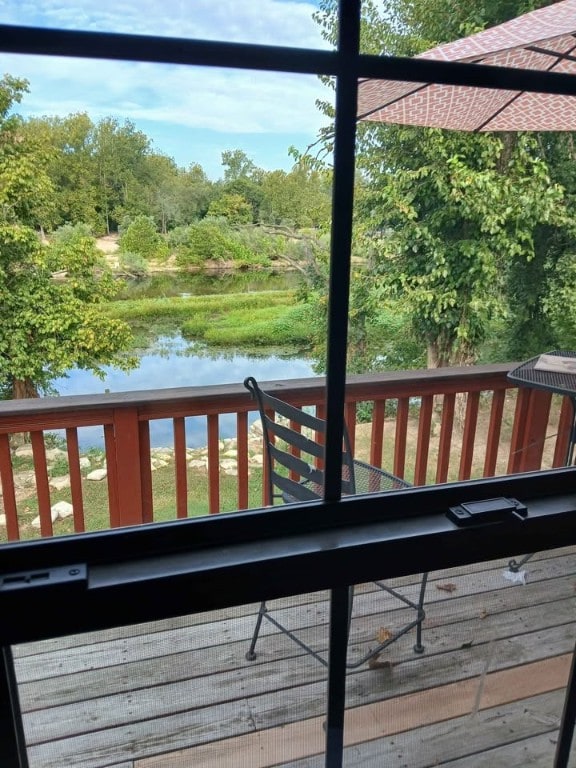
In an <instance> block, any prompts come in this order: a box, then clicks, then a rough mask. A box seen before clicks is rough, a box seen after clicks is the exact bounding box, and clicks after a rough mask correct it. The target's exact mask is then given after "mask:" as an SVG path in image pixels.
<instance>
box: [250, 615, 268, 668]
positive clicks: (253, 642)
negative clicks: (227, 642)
mask: <svg viewBox="0 0 576 768" xmlns="http://www.w3.org/2000/svg"><path fill="white" fill-rule="evenodd" d="M266 611H267V608H266V603H265V602H264V601H262V602H261V603H260V608H259V609H258V617H257V618H256V626H255V627H254V633H253V635H252V640H251V641H250V648H248V650H247V651H246V661H254V659H255V658H256V650H255V649H256V641H257V640H258V635H259V634H260V627H261V626H262V619H263V618H264V614H265V613H266Z"/></svg>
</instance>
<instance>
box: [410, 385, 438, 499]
mask: <svg viewBox="0 0 576 768" xmlns="http://www.w3.org/2000/svg"><path fill="white" fill-rule="evenodd" d="M433 409H434V397H433V396H432V395H425V396H424V397H423V398H422V402H421V405H420V417H419V419H418V443H417V445H416V462H415V465H414V484H415V485H426V475H427V471H428V454H429V452H430V433H431V431H432V411H433Z"/></svg>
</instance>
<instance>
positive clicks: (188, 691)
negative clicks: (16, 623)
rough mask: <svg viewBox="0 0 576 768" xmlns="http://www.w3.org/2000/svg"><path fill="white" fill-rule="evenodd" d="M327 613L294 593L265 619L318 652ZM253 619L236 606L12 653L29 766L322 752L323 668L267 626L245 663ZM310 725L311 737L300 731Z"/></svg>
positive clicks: (241, 760)
mask: <svg viewBox="0 0 576 768" xmlns="http://www.w3.org/2000/svg"><path fill="white" fill-rule="evenodd" d="M326 605H327V603H326V596H325V595H302V596H300V597H294V598H290V599H289V600H284V601H282V602H280V601H273V602H271V604H270V609H271V610H274V611H275V612H274V616H276V617H278V616H282V615H283V614H284V615H285V616H286V621H287V626H288V627H289V628H291V629H292V630H294V631H297V632H299V635H300V636H302V637H303V638H305V639H306V640H307V641H308V642H310V643H313V644H314V645H315V647H317V648H318V649H322V650H323V652H325V651H326V642H327V640H326ZM257 614H258V605H256V604H253V605H244V606H239V607H237V608H234V609H227V610H221V611H212V612H209V613H204V614H198V615H190V616H183V617H179V618H174V619H170V620H166V621H156V622H151V623H148V624H141V625H137V626H132V627H129V626H126V627H118V628H115V629H110V630H106V631H101V632H92V633H86V634H83V635H75V636H68V637H62V638H58V639H54V640H46V641H42V642H35V643H27V644H23V645H19V646H17V647H14V649H13V653H14V657H15V668H16V677H17V680H18V691H19V696H20V702H21V707H22V711H23V719H24V731H25V738H26V745H27V753H28V760H29V765H30V768H50V767H51V768H61V766H63V765H74V766H80V765H91V766H93V768H96V766H109V765H121V766H123V767H124V766H125V765H132V761H134V765H139V766H140V767H141V768H152V766H162V765H167V764H169V765H171V766H172V768H177V766H182V767H183V766H189V765H205V766H209V765H212V764H216V763H218V764H219V765H224V766H229V767H230V768H232V767H233V766H238V765H252V766H257V765H260V766H264V765H275V764H277V763H279V762H280V763H281V762H286V761H288V760H293V759H295V758H298V757H300V756H302V755H303V754H306V751H305V749H308V748H309V745H310V740H311V739H312V741H313V742H314V743H315V745H316V748H318V749H320V750H322V749H323V730H322V714H323V711H324V707H325V702H326V684H325V679H326V673H325V669H324V667H323V666H322V665H321V664H319V663H318V662H317V661H315V660H314V659H312V658H309V657H307V656H305V655H303V654H302V652H301V651H299V649H298V647H297V646H295V645H294V643H293V642H292V641H291V640H290V639H289V638H288V637H287V636H286V635H284V634H282V633H280V632H278V630H277V629H276V628H275V627H274V626H273V625H272V624H271V623H270V622H267V621H265V622H264V625H263V626H262V632H261V636H260V637H259V639H258V644H257V645H256V653H255V655H254V659H253V660H252V661H248V660H247V659H246V654H247V653H248V651H249V649H250V644H251V638H252V635H253V632H254V629H255V625H256V617H257ZM310 717H315V718H316V721H317V728H316V729H315V731H314V733H311V732H308V731H307V730H306V726H304V728H303V727H302V726H301V721H302V720H303V719H304V720H306V718H310ZM284 729H286V730H284ZM308 730H310V729H308ZM304 744H306V748H304V747H303V745H304Z"/></svg>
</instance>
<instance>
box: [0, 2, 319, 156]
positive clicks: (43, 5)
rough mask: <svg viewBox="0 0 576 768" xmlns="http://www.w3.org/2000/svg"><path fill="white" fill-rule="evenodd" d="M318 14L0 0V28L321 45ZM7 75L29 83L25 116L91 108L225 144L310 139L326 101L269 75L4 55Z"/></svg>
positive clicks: (310, 83) (288, 9)
mask: <svg viewBox="0 0 576 768" xmlns="http://www.w3.org/2000/svg"><path fill="white" fill-rule="evenodd" d="M314 8H315V6H314V5H313V4H312V3H309V2H297V1H296V0H286V1H284V0H170V2H166V0H163V2H159V0H124V1H123V2H122V1H121V0H116V1H114V0H100V2H98V3H97V2H96V1H95V0H74V2H69V1H68V0H35V2H29V1H28V2H27V1H26V0H0V23H16V24H28V25H38V26H46V27H67V28H75V29H80V28H83V29H89V30H105V31H114V32H131V33H138V34H159V35H171V36H179V37H189V38H204V39H220V40H228V41H235V42H238V41H242V42H256V43H265V44H276V45H286V46H305V47H315V48H319V47H325V43H324V41H322V39H321V35H320V33H319V29H318V26H317V25H316V24H315V22H314V21H313V20H312V17H311V15H312V11H313V10H314ZM3 72H9V73H10V74H12V75H15V76H19V77H25V78H27V79H28V80H29V82H30V93H29V94H27V95H26V96H25V97H24V100H23V102H22V104H21V105H20V107H19V109H18V111H20V112H21V113H22V114H24V115H25V116H41V115H59V116H65V115H69V114H71V113H74V112H87V113H88V114H89V115H90V117H91V118H92V119H93V120H99V119H101V118H103V117H107V116H115V117H118V118H120V119H124V118H128V119H130V120H132V121H134V122H135V123H136V125H137V126H138V123H139V121H148V124H151V123H153V124H155V125H157V126H158V127H159V129H160V128H162V129H163V130H165V129H168V128H169V126H175V127H178V128H193V129H196V130H201V131H213V132H218V133H219V134H221V135H222V142H223V144H224V145H225V146H226V147H230V146H235V144H236V142H235V139H234V136H235V135H236V136H237V135H238V134H246V135H248V134H254V135H262V134H268V135H274V134H278V135H280V134H283V136H284V139H283V141H284V142H286V138H285V137H286V135H299V136H300V139H299V140H298V141H297V143H299V144H300V145H302V141H303V140H302V137H303V136H306V137H309V139H308V138H306V139H304V144H305V143H308V141H312V140H313V139H314V137H315V136H316V134H317V131H318V129H319V127H320V126H321V125H323V124H324V123H325V118H324V117H323V116H322V115H321V114H320V113H319V111H318V110H317V108H316V106H315V100H316V99H318V98H320V99H328V98H331V93H330V92H329V91H328V90H327V89H325V88H324V87H323V86H322V85H321V84H320V82H319V81H318V79H317V78H316V77H314V76H303V75H290V74H277V73H272V72H252V71H242V70H223V69H214V68H200V67H184V66H173V65H157V64H149V63H133V62H118V61H117V62H113V61H94V60H88V59H64V58H58V57H31V56H10V55H2V54H0V75H1V74H2V73H3ZM227 137H228V138H227ZM156 148H157V149H158V150H162V146H161V145H157V146H156ZM286 148H287V146H286V143H285V144H284V146H283V152H284V154H286ZM262 162H264V161H262Z"/></svg>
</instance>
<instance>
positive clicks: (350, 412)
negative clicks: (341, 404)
mask: <svg viewBox="0 0 576 768" xmlns="http://www.w3.org/2000/svg"><path fill="white" fill-rule="evenodd" d="M345 418H346V426H347V427H348V436H349V438H350V450H351V451H352V455H354V449H355V448H356V403H355V402H350V403H346V407H345Z"/></svg>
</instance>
